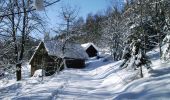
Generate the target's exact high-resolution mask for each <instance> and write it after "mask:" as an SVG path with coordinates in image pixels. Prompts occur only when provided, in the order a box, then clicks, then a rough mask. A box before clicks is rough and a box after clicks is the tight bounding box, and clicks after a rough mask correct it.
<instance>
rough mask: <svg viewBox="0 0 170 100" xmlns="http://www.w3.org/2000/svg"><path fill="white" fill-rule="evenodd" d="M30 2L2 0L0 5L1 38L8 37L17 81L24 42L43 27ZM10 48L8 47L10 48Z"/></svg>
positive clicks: (19, 76) (19, 74)
mask: <svg viewBox="0 0 170 100" xmlns="http://www.w3.org/2000/svg"><path fill="white" fill-rule="evenodd" d="M58 1H60V0H56V1H54V2H51V3H47V5H45V7H46V6H50V5H52V4H54V3H56V2H58ZM32 3H33V1H32V0H27V1H25V0H3V2H2V3H0V4H1V5H2V6H1V7H0V8H1V10H0V11H1V12H2V15H0V18H1V19H3V20H2V21H1V22H0V25H1V26H2V27H0V31H1V36H5V38H7V37H8V39H9V41H10V44H9V45H11V46H12V48H8V49H10V50H9V51H10V52H11V51H12V52H13V53H12V54H13V55H11V58H13V57H14V58H13V61H12V62H11V63H13V64H14V65H16V78H17V81H19V80H21V65H22V62H23V61H22V60H23V58H24V52H25V45H26V40H27V39H28V38H30V33H31V32H33V31H35V30H38V31H39V30H40V29H42V28H43V27H44V25H43V23H44V22H43V20H42V19H41V17H40V16H39V15H38V14H36V13H35V11H36V9H35V8H33V7H32V6H31V5H32ZM11 46H10V47H11Z"/></svg>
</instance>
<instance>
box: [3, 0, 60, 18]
mask: <svg viewBox="0 0 170 100" xmlns="http://www.w3.org/2000/svg"><path fill="white" fill-rule="evenodd" d="M59 1H60V0H56V1H54V2H51V3H49V4H46V5H45V6H44V7H48V6H51V5H53V4H55V3H57V2H59ZM31 8H32V9H29V10H27V11H26V12H31V11H34V10H36V8H33V7H31ZM21 13H24V11H20V12H16V13H14V14H15V15H16V14H21ZM10 15H13V13H10V14H4V15H0V18H3V17H6V16H10Z"/></svg>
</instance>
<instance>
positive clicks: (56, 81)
mask: <svg viewBox="0 0 170 100" xmlns="http://www.w3.org/2000/svg"><path fill="white" fill-rule="evenodd" d="M148 55H149V56H150V57H151V60H152V64H153V71H151V72H150V73H149V74H147V73H146V70H144V73H145V77H144V78H142V79H138V75H137V74H138V71H130V70H127V69H120V68H119V66H120V64H121V62H122V61H118V62H113V61H109V60H108V61H107V60H104V59H103V58H101V59H91V60H89V61H87V66H86V68H84V69H67V70H64V71H62V72H61V73H60V74H59V75H54V76H50V77H45V78H44V81H41V78H37V77H32V78H28V77H27V78H25V79H24V80H22V81H20V82H16V81H14V80H10V81H9V82H8V83H5V82H6V81H3V80H0V92H1V93H0V99H4V100H10V99H13V100H88V99H90V100H129V99H133V100H169V98H170V64H168V63H161V61H160V60H159V59H158V58H159V52H158V50H157V49H155V50H154V51H151V52H149V53H148ZM27 69H28V68H27ZM25 73H26V71H25ZM27 76H28V75H27Z"/></svg>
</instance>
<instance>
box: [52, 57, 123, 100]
mask: <svg viewBox="0 0 170 100" xmlns="http://www.w3.org/2000/svg"><path fill="white" fill-rule="evenodd" d="M117 64H119V63H116V64H115V63H114V64H113V63H110V62H105V63H103V62H102V61H101V60H96V61H93V62H90V63H89V64H88V66H87V68H85V69H82V70H79V69H69V70H66V71H64V72H63V73H62V74H61V75H60V76H59V78H61V79H65V84H64V87H63V88H60V89H59V91H58V93H57V94H56V95H55V97H54V99H57V100H77V99H78V100H85V99H89V98H90V99H91V100H104V99H107V100H108V99H109V98H110V99H111V98H112V97H113V94H114V92H113V91H114V90H113V88H110V87H114V84H115V85H116V86H118V85H117V82H121V80H119V78H118V77H116V76H117V75H113V71H116V69H118V67H117V66H116V65H117ZM97 66H100V67H97ZM101 66H102V67H101ZM113 68H114V69H115V70H113ZM111 69H112V70H111ZM104 73H105V74H104ZM111 73H112V75H113V76H115V77H112V79H109V81H112V82H110V83H107V82H105V80H104V79H105V78H106V77H109V76H110V75H111ZM114 74H115V73H114ZM66 77H67V78H66ZM106 83H107V84H106ZM115 89H116V88H115Z"/></svg>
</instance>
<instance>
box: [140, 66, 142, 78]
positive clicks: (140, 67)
mask: <svg viewBox="0 0 170 100" xmlns="http://www.w3.org/2000/svg"><path fill="white" fill-rule="evenodd" d="M140 77H141V78H143V71H142V66H140Z"/></svg>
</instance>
